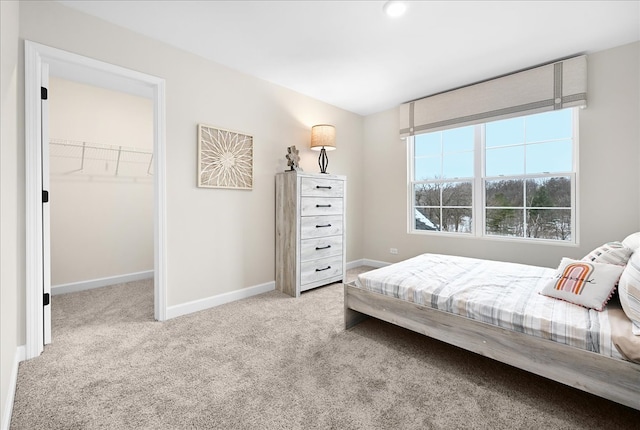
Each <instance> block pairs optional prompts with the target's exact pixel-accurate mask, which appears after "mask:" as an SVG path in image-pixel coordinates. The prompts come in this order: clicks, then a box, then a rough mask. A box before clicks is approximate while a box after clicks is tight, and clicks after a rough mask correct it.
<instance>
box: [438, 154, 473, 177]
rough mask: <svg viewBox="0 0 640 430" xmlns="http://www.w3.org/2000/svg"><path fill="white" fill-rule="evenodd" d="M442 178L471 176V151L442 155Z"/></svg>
mask: <svg viewBox="0 0 640 430" xmlns="http://www.w3.org/2000/svg"><path fill="white" fill-rule="evenodd" d="M442 164H443V166H442V169H443V172H442V173H443V175H442V177H443V178H447V179H453V178H473V152H459V153H457V154H450V155H446V154H445V155H444V157H443V160H442Z"/></svg>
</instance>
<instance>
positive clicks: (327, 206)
mask: <svg viewBox="0 0 640 430" xmlns="http://www.w3.org/2000/svg"><path fill="white" fill-rule="evenodd" d="M316 207H317V208H330V207H331V205H316Z"/></svg>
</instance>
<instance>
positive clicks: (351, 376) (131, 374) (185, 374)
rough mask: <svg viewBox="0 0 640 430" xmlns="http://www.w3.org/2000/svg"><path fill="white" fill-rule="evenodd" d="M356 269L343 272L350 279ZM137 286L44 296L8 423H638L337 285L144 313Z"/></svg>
mask: <svg viewBox="0 0 640 430" xmlns="http://www.w3.org/2000/svg"><path fill="white" fill-rule="evenodd" d="M353 275H354V272H353V271H352V272H350V276H351V277H352V276H353ZM152 298H153V290H152V285H151V283H150V282H148V281H139V282H133V283H129V284H123V285H117V286H111V287H105V288H100V289H96V290H91V291H85V292H79V293H72V294H66V295H62V296H55V297H54V298H53V300H54V301H53V335H54V342H53V344H51V345H49V346H47V347H46V348H45V352H44V353H43V354H42V355H41V356H40V357H38V358H36V359H33V360H30V361H28V362H24V363H21V364H20V369H19V375H18V386H17V390H16V396H15V405H14V409H13V418H12V421H11V428H12V429H15V430H17V429H29V430H33V429H451V428H464V429H515V428H518V429H526V428H530V429H540V428H545V429H585V428H589V429H595V428H615V429H627V428H629V429H631V428H635V429H637V428H638V427H639V425H640V424H639V423H640V412H638V411H634V410H632V409H630V408H627V407H624V406H620V405H617V404H615V403H612V402H609V401H607V400H603V399H601V398H598V397H595V396H592V395H589V394H586V393H583V392H580V391H578V390H574V389H572V388H569V387H566V386H563V385H561V384H557V383H555V382H552V381H549V380H546V379H544V378H540V377H537V376H534V375H531V374H528V373H526V372H523V371H520V370H518V369H515V368H512V367H510V366H506V365H503V364H500V363H498V362H495V361H493V360H490V359H487V358H484V357H481V356H478V355H475V354H472V353H469V352H466V351H463V350H460V349H458V348H455V347H452V346H450V345H447V344H444V343H442V342H439V341H436V340H433V339H429V338H427V337H424V336H421V335H419V334H416V333H413V332H410V331H407V330H404V329H401V328H398V327H395V326H392V325H390V324H386V323H383V322H381V321H377V320H372V319H370V320H367V321H365V322H363V323H361V324H360V325H358V326H356V327H355V328H353V329H352V330H349V331H345V330H344V328H343V289H342V284H333V285H330V286H327V287H322V288H318V289H316V290H312V291H309V292H306V293H303V294H302V296H301V297H300V298H299V299H293V298H290V297H288V296H285V295H283V294H281V293H279V292H275V291H274V292H270V293H266V294H262V295H259V296H255V297H252V298H249V299H246V300H241V301H238V302H234V303H230V304H227V305H223V306H219V307H217V308H214V309H210V310H206V311H202V312H198V313H196V314H193V315H187V316H183V317H180V318H175V319H173V320H170V321H167V322H164V323H159V322H155V321H153V304H152V302H153V300H152Z"/></svg>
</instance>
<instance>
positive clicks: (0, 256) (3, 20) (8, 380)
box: [0, 1, 24, 429]
mask: <svg viewBox="0 0 640 430" xmlns="http://www.w3.org/2000/svg"><path fill="white" fill-rule="evenodd" d="M18 11H19V6H18V2H17V1H0V123H1V124H2V127H0V238H1V239H2V240H0V244H1V245H0V427H1V428H3V429H4V428H9V413H10V412H11V401H12V399H13V390H14V388H15V378H16V375H17V371H18V359H19V352H18V351H19V350H18V346H19V345H22V344H23V343H24V341H23V340H22V339H21V337H20V336H19V333H18V327H19V325H20V322H21V321H22V319H24V317H23V316H22V313H21V312H20V311H19V308H18V306H19V303H20V302H19V300H18V294H19V291H20V293H21V294H24V293H22V291H21V290H20V287H19V286H20V285H23V284H24V276H23V275H21V274H22V273H24V270H23V271H20V268H19V264H20V263H19V262H20V257H19V255H21V253H22V250H23V245H22V244H21V243H20V240H19V237H22V236H20V231H21V230H22V227H21V221H20V220H22V219H23V218H22V217H20V216H19V214H18V209H19V207H20V206H19V200H20V199H19V198H18V195H19V194H18V192H19V191H18V188H19V187H18V178H19V176H18V167H17V166H18V162H19V161H18V160H19V156H18V153H19V150H20V149H19V148H21V145H19V144H18V122H17V105H18V95H17V94H18V93H17V81H18V46H19V45H18ZM23 267H24V266H23Z"/></svg>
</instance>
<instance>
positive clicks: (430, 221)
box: [415, 208, 440, 231]
mask: <svg viewBox="0 0 640 430" xmlns="http://www.w3.org/2000/svg"><path fill="white" fill-rule="evenodd" d="M415 220H416V223H415V226H416V230H432V231H439V230H440V227H439V225H440V209H434V208H416V210H415Z"/></svg>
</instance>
